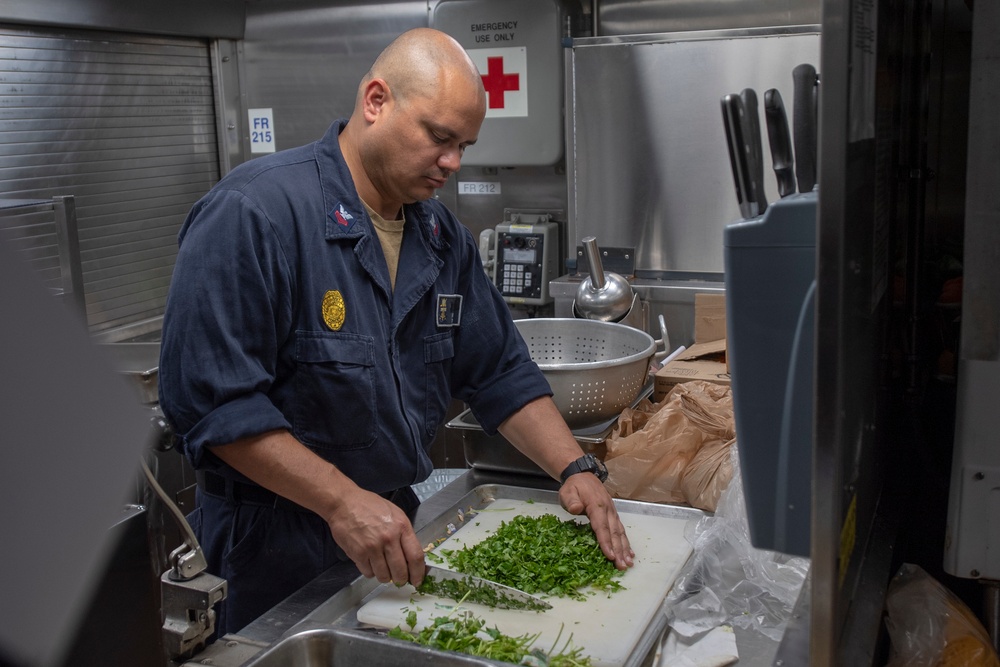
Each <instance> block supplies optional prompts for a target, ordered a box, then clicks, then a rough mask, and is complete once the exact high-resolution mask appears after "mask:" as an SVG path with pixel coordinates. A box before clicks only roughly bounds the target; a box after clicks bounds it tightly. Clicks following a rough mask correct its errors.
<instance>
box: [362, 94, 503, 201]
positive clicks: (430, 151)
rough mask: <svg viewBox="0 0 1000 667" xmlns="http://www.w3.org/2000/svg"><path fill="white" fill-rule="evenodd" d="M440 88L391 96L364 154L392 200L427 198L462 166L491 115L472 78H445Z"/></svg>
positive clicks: (375, 181)
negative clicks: (486, 111)
mask: <svg viewBox="0 0 1000 667" xmlns="http://www.w3.org/2000/svg"><path fill="white" fill-rule="evenodd" d="M444 83H445V85H442V86H440V87H439V90H438V91H436V92H435V93H433V94H431V93H429V94H427V95H423V94H410V95H408V96H407V98H406V99H405V100H403V101H400V100H398V99H397V98H391V99H390V101H389V102H388V103H386V104H385V105H383V108H382V111H381V113H380V114H379V118H378V120H377V121H376V123H375V125H376V128H375V129H377V133H376V134H375V135H374V136H375V139H374V141H372V142H371V143H370V144H369V146H370V149H371V150H369V151H367V152H366V153H367V154H366V155H364V156H363V159H364V163H365V170H366V172H367V173H368V175H369V178H371V180H372V184H373V185H374V186H375V187H376V188H377V189H378V190H379V192H380V193H381V194H382V196H383V197H384V198H385V199H386V200H387V201H390V202H399V203H402V204H409V203H413V202H416V201H423V200H425V199H428V198H430V197H432V196H433V195H434V191H435V190H437V189H438V188H441V187H444V185H445V183H446V182H447V180H448V177H449V176H450V175H451V174H453V173H455V172H456V171H458V169H459V167H460V166H461V162H462V154H463V153H464V152H465V149H466V147H467V146H469V145H471V144H473V143H475V141H476V139H477V137H478V136H479V128H480V126H481V125H482V122H483V116H484V115H485V107H484V105H483V103H482V101H481V97H480V96H478V95H477V94H476V89H475V88H474V87H473V86H472V85H470V84H469V83H468V82H462V81H452V82H447V81H445V82H444Z"/></svg>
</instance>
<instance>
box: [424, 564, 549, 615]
mask: <svg viewBox="0 0 1000 667" xmlns="http://www.w3.org/2000/svg"><path fill="white" fill-rule="evenodd" d="M425 566H426V572H425V573H424V580H423V581H422V582H421V583H420V586H418V587H417V592H419V593H423V594H426V595H437V596H439V597H446V598H449V599H451V600H455V601H456V602H458V601H461V600H462V599H463V598H464V599H465V601H466V602H476V603H478V604H482V605H486V606H487V607H496V608H498V609H526V610H529V611H543V610H545V609H552V605H551V604H549V603H548V602H546V601H545V600H543V599H541V598H540V597H537V596H535V595H530V594H528V593H525V592H524V591H522V590H519V589H517V588H512V587H510V586H504V585H503V584H498V583H496V582H495V581H490V580H489V579H481V578H479V577H473V576H472V575H469V574H462V573H461V572H454V571H452V570H447V569H445V568H443V567H438V566H436V565H431V564H430V563H426V564H425ZM466 594H468V595H466Z"/></svg>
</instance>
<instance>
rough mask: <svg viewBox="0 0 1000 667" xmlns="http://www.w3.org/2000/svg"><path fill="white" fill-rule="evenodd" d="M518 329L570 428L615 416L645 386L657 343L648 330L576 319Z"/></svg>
mask: <svg viewBox="0 0 1000 667" xmlns="http://www.w3.org/2000/svg"><path fill="white" fill-rule="evenodd" d="M514 324H515V326H517V330H518V331H519V332H520V333H521V336H522V338H524V342H525V343H527V345H528V352H529V353H530V354H531V358H532V360H534V362H535V363H536V364H538V367H539V368H540V369H541V370H542V373H543V374H544V375H545V378H546V379H547V380H548V381H549V385H550V386H551V387H552V393H553V395H552V400H553V401H555V404H556V407H558V408H559V412H560V414H561V415H562V416H563V419H565V420H566V423H567V424H568V425H569V427H570V428H571V429H579V428H584V427H587V426H593V425H594V424H598V423H600V422H603V421H607V420H608V419H612V418H614V417H616V416H617V415H619V414H621V411H622V410H624V409H625V408H626V407H628V406H629V405H631V404H632V402H633V401H634V400H635V398H636V397H637V396H638V395H639V392H640V391H642V388H643V387H644V386H645V385H646V382H647V380H648V371H649V362H650V359H652V357H653V353H654V352H655V350H656V343H655V342H654V341H653V338H652V336H650V335H649V334H647V333H646V332H644V331H640V330H638V329H635V328H633V327H630V326H627V325H625V324H617V323H615V322H602V321H599V320H587V319H579V318H572V317H571V318H538V319H525V320H515V321H514Z"/></svg>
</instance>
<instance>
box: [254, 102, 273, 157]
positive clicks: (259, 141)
mask: <svg viewBox="0 0 1000 667" xmlns="http://www.w3.org/2000/svg"><path fill="white" fill-rule="evenodd" d="M248 116H249V118H248V122H249V125H250V128H249V129H250V152H251V153H273V152H274V150H275V148H274V112H273V111H272V110H271V109H248Z"/></svg>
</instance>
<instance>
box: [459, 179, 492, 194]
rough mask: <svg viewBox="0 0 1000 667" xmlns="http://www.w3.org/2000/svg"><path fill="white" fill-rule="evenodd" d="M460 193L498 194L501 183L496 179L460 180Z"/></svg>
mask: <svg viewBox="0 0 1000 667" xmlns="http://www.w3.org/2000/svg"><path fill="white" fill-rule="evenodd" d="M458 194H460V195H498V194H500V184H499V183H497V182H495V181H459V182H458Z"/></svg>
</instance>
